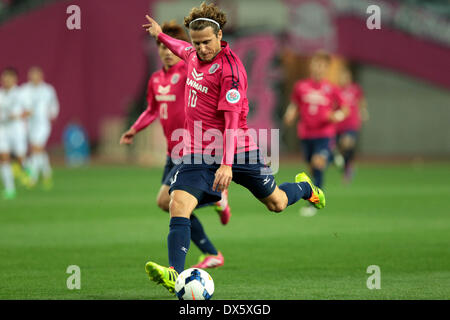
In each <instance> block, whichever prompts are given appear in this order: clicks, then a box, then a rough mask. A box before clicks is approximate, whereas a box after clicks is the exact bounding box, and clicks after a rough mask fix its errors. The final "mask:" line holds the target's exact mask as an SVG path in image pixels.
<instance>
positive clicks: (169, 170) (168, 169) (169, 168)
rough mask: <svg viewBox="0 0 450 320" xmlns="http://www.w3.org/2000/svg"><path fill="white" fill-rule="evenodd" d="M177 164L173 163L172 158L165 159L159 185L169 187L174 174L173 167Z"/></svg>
mask: <svg viewBox="0 0 450 320" xmlns="http://www.w3.org/2000/svg"><path fill="white" fill-rule="evenodd" d="M176 166H177V164H175V163H173V161H172V158H171V157H169V156H167V157H166V165H165V166H164V172H163V176H162V179H161V184H164V185H166V186H170V178H171V177H172V176H173V175H174V174H175V167H176Z"/></svg>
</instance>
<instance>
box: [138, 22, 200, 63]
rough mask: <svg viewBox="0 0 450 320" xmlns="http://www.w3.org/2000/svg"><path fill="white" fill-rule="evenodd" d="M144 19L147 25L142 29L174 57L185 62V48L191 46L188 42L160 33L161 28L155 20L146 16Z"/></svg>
mask: <svg viewBox="0 0 450 320" xmlns="http://www.w3.org/2000/svg"><path fill="white" fill-rule="evenodd" d="M145 17H146V18H147V20H148V21H149V23H148V24H144V25H142V27H144V28H145V29H146V30H147V32H148V33H150V35H151V36H153V37H155V39H158V40H159V41H161V42H162V43H164V45H165V46H166V47H167V48H169V50H170V51H172V52H173V53H174V54H175V55H176V56H178V57H179V58H180V59H182V60H186V54H187V51H186V48H187V47H191V46H192V45H191V44H190V43H189V42H186V41H183V40H179V39H175V38H172V37H170V36H168V35H167V34H165V33H163V32H162V29H161V27H160V26H159V25H158V23H157V22H156V21H155V20H153V19H152V18H151V17H149V16H148V15H147V16H145Z"/></svg>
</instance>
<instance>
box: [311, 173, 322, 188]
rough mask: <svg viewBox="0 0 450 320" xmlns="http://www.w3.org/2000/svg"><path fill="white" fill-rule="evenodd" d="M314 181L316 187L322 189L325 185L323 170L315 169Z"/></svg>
mask: <svg viewBox="0 0 450 320" xmlns="http://www.w3.org/2000/svg"><path fill="white" fill-rule="evenodd" d="M312 175H313V180H314V184H315V185H316V187H319V188H322V183H323V170H320V169H313V174H312Z"/></svg>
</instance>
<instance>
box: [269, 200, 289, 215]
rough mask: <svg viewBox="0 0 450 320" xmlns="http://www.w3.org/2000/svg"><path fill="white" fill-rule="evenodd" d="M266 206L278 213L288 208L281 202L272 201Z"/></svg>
mask: <svg viewBox="0 0 450 320" xmlns="http://www.w3.org/2000/svg"><path fill="white" fill-rule="evenodd" d="M266 206H267V208H268V209H269V210H270V211H272V212H277V213H278V212H281V211H283V210H284V209H285V208H286V206H285V205H283V204H282V203H280V202H274V203H270V204H267V205H266Z"/></svg>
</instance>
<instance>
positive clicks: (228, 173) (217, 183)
mask: <svg viewBox="0 0 450 320" xmlns="http://www.w3.org/2000/svg"><path fill="white" fill-rule="evenodd" d="M232 178H233V170H232V169H231V167H230V166H227V165H225V164H223V165H221V166H220V167H219V169H217V171H216V178H215V179H214V183H213V187H212V189H213V190H217V191H219V192H222V191H225V190H226V189H228V187H229V186H230V183H231V179H232Z"/></svg>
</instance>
